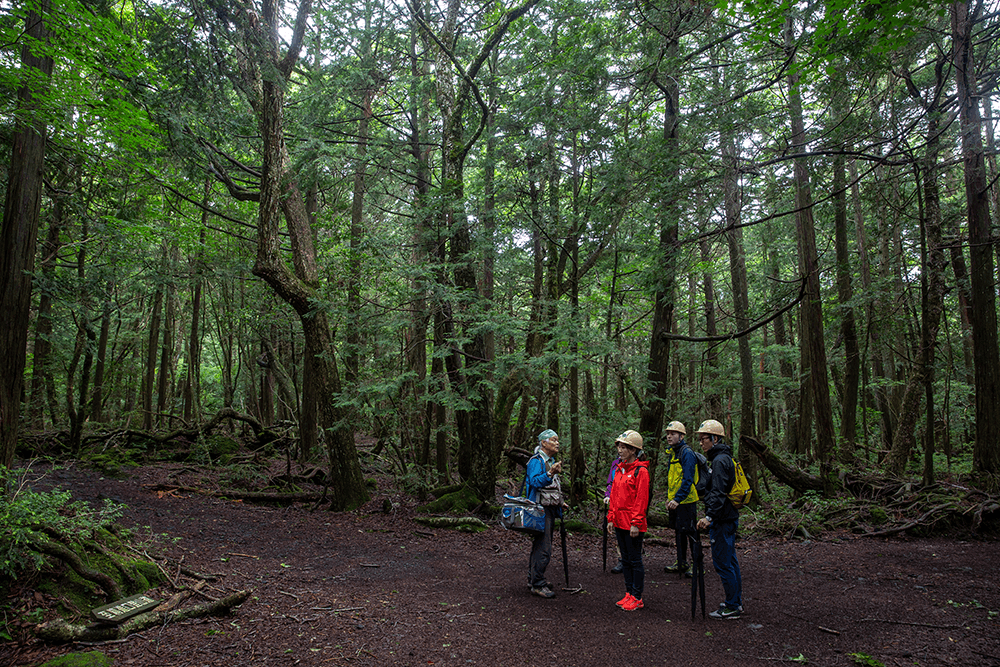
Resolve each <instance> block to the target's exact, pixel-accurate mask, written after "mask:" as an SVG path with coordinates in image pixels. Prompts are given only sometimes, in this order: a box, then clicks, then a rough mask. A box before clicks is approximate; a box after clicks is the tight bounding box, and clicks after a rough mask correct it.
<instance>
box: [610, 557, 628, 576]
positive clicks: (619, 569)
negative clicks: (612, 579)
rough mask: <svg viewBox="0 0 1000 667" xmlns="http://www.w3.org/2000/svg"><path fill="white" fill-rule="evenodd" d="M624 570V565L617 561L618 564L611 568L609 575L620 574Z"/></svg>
mask: <svg viewBox="0 0 1000 667" xmlns="http://www.w3.org/2000/svg"><path fill="white" fill-rule="evenodd" d="M624 569H625V564H624V563H622V562H621V560H619V561H618V564H617V565H615V566H614V567H613V568H611V574H621V573H622V570H624Z"/></svg>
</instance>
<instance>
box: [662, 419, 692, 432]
mask: <svg viewBox="0 0 1000 667" xmlns="http://www.w3.org/2000/svg"><path fill="white" fill-rule="evenodd" d="M663 430H664V431H676V432H677V433H680V434H681V435H687V434H688V432H687V429H686V428H684V424H682V423H680V422H679V421H672V422H670V423H669V424H667V426H666V427H665V428H664V429H663Z"/></svg>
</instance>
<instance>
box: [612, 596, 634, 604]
mask: <svg viewBox="0 0 1000 667" xmlns="http://www.w3.org/2000/svg"><path fill="white" fill-rule="evenodd" d="M634 599H635V598H633V597H632V594H631V593H626V594H625V597H623V598H622V599H621V600H619V601H618V602H616V603H615V604H616V605H618V606H619V607H624V606H625V605H627V604H628V603H629V601H631V600H634Z"/></svg>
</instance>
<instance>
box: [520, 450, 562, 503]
mask: <svg viewBox="0 0 1000 667" xmlns="http://www.w3.org/2000/svg"><path fill="white" fill-rule="evenodd" d="M553 462H554V460H553V459H552V458H551V457H547V456H545V452H543V451H541V450H538V451H536V452H535V455H534V456H532V457H531V458H530V459H528V465H527V469H528V473H527V475H526V476H525V478H524V484H525V487H526V488H525V490H524V495H525V496H527V498H528V500H530V501H531V502H534V503H537V502H538V489H540V488H542V487H543V486H548V485H549V484H551V483H552V478H551V477H549V474H548V473H547V472H545V471H546V470H547V469H548V467H549V466H550V465H552V463H553ZM556 509H557V510H558V511H557V512H556V516H561V515H562V508H561V507H560V508H556Z"/></svg>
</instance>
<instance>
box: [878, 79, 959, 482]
mask: <svg viewBox="0 0 1000 667" xmlns="http://www.w3.org/2000/svg"><path fill="white" fill-rule="evenodd" d="M935 71H936V72H937V73H938V76H939V77H942V76H943V75H942V72H943V68H941V67H936V68H935ZM944 85H945V81H943V79H941V78H939V79H938V81H937V82H936V85H935V88H934V89H933V90H932V91H931V93H930V95H929V98H930V101H929V102H926V103H923V100H922V99H921V98H920V95H919V94H915V92H916V91H915V88H914V89H913V91H912V92H911V97H913V98H915V100H916V101H917V102H919V103H922V105H923V107H924V111H925V113H926V117H927V141H926V147H927V148H926V153H925V155H924V159H923V164H922V169H921V170H920V180H921V182H919V183H917V186H918V187H919V188H921V191H922V193H923V200H922V207H921V208H922V215H921V216H920V239H921V256H922V266H921V271H920V277H921V287H922V290H921V291H922V293H923V296H922V299H921V300H922V318H921V320H922V324H921V340H920V347H919V349H918V350H917V354H916V355H915V356H916V359H915V364H914V367H913V370H912V371H911V373H910V377H909V379H908V380H907V383H906V388H905V389H904V391H903V401H902V405H901V408H900V413H899V425H898V427H897V428H896V432H895V434H894V436H893V440H892V449H891V450H890V451H889V454H888V456H887V457H886V459H885V467H886V470H887V472H889V473H890V474H892V475H902V474H903V473H904V471H905V470H906V464H907V462H908V461H909V459H910V453H911V448H912V446H913V431H914V429H915V428H916V426H917V423H918V421H919V416H920V397H921V392H924V393H926V387H927V384H928V383H929V382H930V381H931V379H932V378H933V373H934V368H933V364H934V349H935V347H936V345H937V335H938V330H939V329H940V323H941V315H942V313H943V311H944V291H945V285H944V275H943V274H944V267H945V256H944V247H943V241H942V222H941V194H940V188H939V186H938V178H939V176H938V173H939V170H938V157H939V155H940V152H941V118H942V111H941V109H940V106H939V100H940V99H941V97H942V94H943V89H944ZM927 412H928V415H929V417H930V418H931V419H933V414H934V404H933V401H931V402H928V404H927ZM925 437H926V438H927V439H928V442H933V438H934V430H933V426H932V427H931V428H930V429H928V431H927V433H926V436H925ZM924 473H925V474H924V476H925V482H926V483H928V484H929V483H930V478H931V477H933V470H932V469H930V470H928V469H925V471H924Z"/></svg>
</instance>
